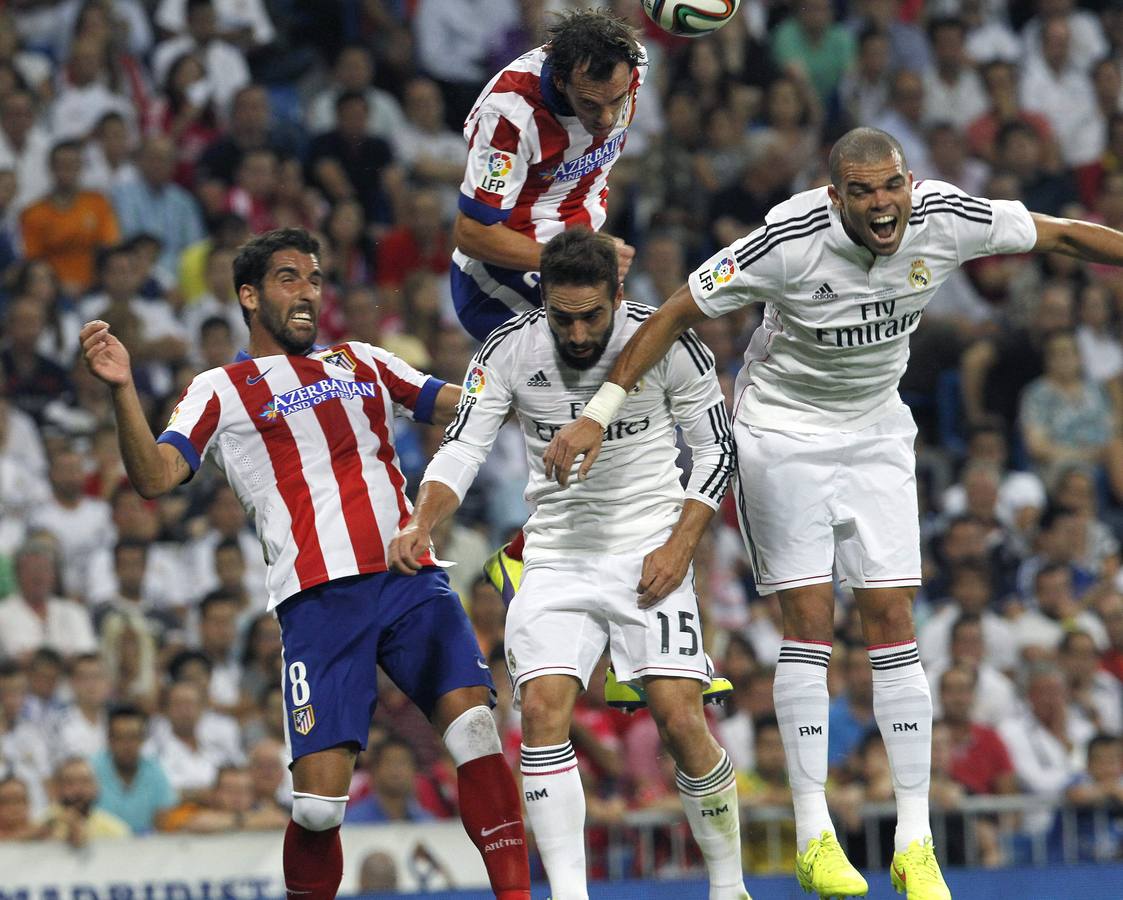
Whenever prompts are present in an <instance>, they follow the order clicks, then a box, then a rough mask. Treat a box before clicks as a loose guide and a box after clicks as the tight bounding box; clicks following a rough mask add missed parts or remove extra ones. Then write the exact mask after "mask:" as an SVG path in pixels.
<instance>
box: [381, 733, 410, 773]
mask: <svg viewBox="0 0 1123 900" xmlns="http://www.w3.org/2000/svg"><path fill="white" fill-rule="evenodd" d="M391 747H400V748H401V749H403V750H405V751H406V752H407V753H408V754H409V758H410V759H411V760H413V764H414V765H415V766H416V765H417V751H416V750H414V749H413V745H412V744H411V743H410V742H409V741H407V740H406V739H405V738H403V737H400V736H399V735H396V734H388V735H386V737H384V738H383V739H382V740H381V741H379V743H378V744H377V745H376V746H374V747H371V748H370V750H369V753H370V762H371V765H374V766H377V765H378V764H379V763H381V762H382V757H383V756H385V755H386V751H387V750H389V749H390V748H391Z"/></svg>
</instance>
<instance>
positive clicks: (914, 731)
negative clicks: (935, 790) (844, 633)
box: [869, 640, 932, 852]
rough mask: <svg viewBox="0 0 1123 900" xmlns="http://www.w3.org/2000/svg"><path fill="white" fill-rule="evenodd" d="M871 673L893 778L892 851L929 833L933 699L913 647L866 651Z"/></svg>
mask: <svg viewBox="0 0 1123 900" xmlns="http://www.w3.org/2000/svg"><path fill="white" fill-rule="evenodd" d="M869 654H870V666H871V667H872V668H873V715H874V718H875V719H877V727H878V728H879V729H880V730H881V738H882V740H883V741H885V750H886V752H887V753H888V754H889V771H890V773H891V774H892V776H893V794H894V796H895V797H896V799H897V832H896V835H895V837H894V841H893V843H894V849H895V850H896V851H897V852H902V851H904V850H907V849H908V846H909V844H910V843H912V842H913V841H920V840H923V839H924V838H925V837H927V836H928V835H930V834H931V833H932V827H931V825H930V824H929V822H928V786H929V782H930V780H931V771H932V695H931V693H930V691H929V688H928V679H927V678H925V677H924V670H923V669H922V668H921V666H920V654H919V653H917V650H916V641H915V640H912V641H902V642H900V643H895V644H879V645H877V646H874V647H870V648H869Z"/></svg>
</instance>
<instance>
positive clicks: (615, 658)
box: [598, 551, 710, 685]
mask: <svg viewBox="0 0 1123 900" xmlns="http://www.w3.org/2000/svg"><path fill="white" fill-rule="evenodd" d="M645 555H646V551H639V552H636V553H633V554H628V555H620V556H608V557H602V558H601V561H600V562H599V563H598V567H599V570H600V571H599V577H598V581H599V582H600V583H601V584H602V585H603V593H602V596H601V603H602V605H603V606H604V609H605V614H606V615H607V616H608V621H609V626H608V627H609V646H610V652H611V655H612V667H613V669H615V671H616V677H617V678H618V679H619V680H620V681H634V680H636V679H640V678H645V677H647V676H652V675H660V676H665V677H668V678H689V679H692V680H694V681H695V682H701V683H703V684H705V685H708V684H709V683H710V673H709V667H708V665H707V663H706V653H705V650H704V649H703V647H702V616H701V614H700V612H699V610H698V597H697V595H696V594H695V593H694V568H693V566H692V567H691V568H690V570H689V571H688V572H687V574H686V577H685V578H684V579H683V581H682V584H680V585H679V586H678V587H677V588H675V589H674V590H673V591H672V592H671V593H670V594H668V595H667V596H666V597H664V598H663V599H662V600H660V601H659V602H658V603H657V604H655V605H654V606H652V607H649V608H647V609H640V607H639V604H638V603H637V602H636V601H637V599H638V595H637V594H636V585H637V584H638V583H639V578H640V573H641V572H642V571H643V559H644V556H645Z"/></svg>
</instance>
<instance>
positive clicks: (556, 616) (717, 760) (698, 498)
mask: <svg viewBox="0 0 1123 900" xmlns="http://www.w3.org/2000/svg"><path fill="white" fill-rule="evenodd" d="M541 279H542V280H541V286H542V296H543V299H544V301H545V303H544V308H543V309H541V310H535V311H533V312H529V313H526V314H524V315H522V316H520V317H519V318H517V319H514V320H513V321H511V322H508V323H507V324H505V325H503V326H501V327H499V328H497V329H496V330H495V331H494V332H492V334H491V335H490V336H489V337H488V338H487V340H486V341H485V342H484V344H483V346H482V347H481V348H480V351H479V352H478V353H477V354H476V356H475V358H474V359H473V360H472V363H471V365H470V368H469V371H468V375H467V378H466V380H465V393H464V395H463V397H462V400H461V403H460V407H459V410H458V412H457V417H456V419H455V420H454V421H453V423H452V424H451V425H450V426H449V427H448V430H447V431H446V433H445V440H444V443H443V445H442V446H441V449H440V451H439V452H438V453H437V454H436V455H435V456H434V457H433V460H432V462H430V464H429V467H428V469H426V471H425V476H424V478H423V479H422V483H421V489H420V492H419V494H418V499H417V505H416V507H415V509H414V512H413V517H412V519H410V521H409V523H408V524H407V525H406V526H404V527H403V528H401V529H400V530H399V532H398V534H397V536H396V537H395V538H394V540H393V542H392V544H391V546H390V561H391V565H392V566H393V567H394V568H395V569H397V570H398V571H400V572H403V573H412V572H414V571H416V570H417V569H418V567H419V565H420V562H419V560H420V559H421V557H422V555H423V554H424V553H426V552H427V551H428V549H429V537H430V534H431V532H432V529H433V528H434V527H435V526H436V524H437V523H439V522H441V521H442V520H443V519H445V518H446V517H447V516H449V515H451V514H452V513H453V511H454V510H455V509H456V508H457V506H458V505H459V504H460V501H461V499H462V498H463V496H464V493H465V491H467V489H468V487H469V486H470V485H471V483H472V481H473V479H474V478H475V476H476V472H477V470H478V468H479V466H480V463H482V462H483V460H484V458H485V456H486V455H487V453H488V451H489V449H490V448H491V445H492V442H493V441H494V440H495V436H496V433H497V432H498V430H499V427H500V425H502V423H503V421H504V419H505V417H506V416H507V413H508V411H509V410H511V409H512V408H513V409H514V411H515V413H516V415H517V416H518V420H519V422H520V424H521V425H522V429H523V434H524V435H525V438H526V446H527V456H528V458H529V462H530V470H531V472H530V484H529V486H528V488H527V499H528V500H529V501H530V503H531V505H532V508H533V513H532V515H531V517H530V521H529V522H528V523H527V525H526V528H525V531H526V549H525V553H524V559H525V562H526V568H525V571H524V574H523V578H522V583H521V585H520V587H519V590H518V592H517V593H516V594H515V598H514V600H513V601H512V603H511V607H510V611H509V613H508V616H507V628H506V640H505V643H506V647H507V651H508V652H507V663H508V668H509V670H510V674H511V678H512V681H513V684H514V688H515V691H516V696H518V697H519V698H520V700H521V712H522V727H523V747H522V761H521V769H522V775H523V796H524V797H525V798H526V807H527V816H528V817H529V819H530V823H531V826H532V828H533V830H534V834H535V837H536V839H537V843H538V849H539V852H540V853H541V854H542V860H543V862H544V864H545V866H546V872H547V874H548V875H549V879H550V889H551V892H552V896H553V897H554V900H583V898H586V897H588V889H587V887H586V879H585V841H584V821H585V796H584V792H583V790H582V787H581V777H580V775H579V773H578V771H577V758H576V756H575V755H574V751H573V746H572V744H571V743H570V742H569V725H570V718H571V716H572V712H573V705H574V702H575V701H576V699H577V695H578V693H579V692H580V690H581V689H582V688H583V687H588V683H589V676H590V675H591V673H592V671H593V669H594V667H595V666H596V664H597V661H598V660H599V659H600V657H601V655H602V654H603V653H604V650H605V647H606V646H607V647H609V648H610V651H611V655H612V663H613V666H614V667H615V670H616V674H617V677H618V678H619V679H620V680H621V681H632V680H635V681H637V682H639V681H642V683H643V686H644V688H645V690H646V694H647V702H648V706H649V708H650V710H651V714H652V716H654V718H655V721H656V724H657V725H658V727H659V733H660V736H661V737H662V739H663V743H664V745H665V746H666V747H667V749H668V750H669V751H670V753H671V755H672V756H673V757H674V759H675V762H676V763H677V765H678V770H677V772H678V774H677V782H678V788H679V792H680V794H681V797H682V803H683V806H684V807H685V809H686V814H687V818H688V820H689V822H690V827H691V830H692V831H693V834H694V837H695V840H696V841H697V842H698V846H699V847H700V848H701V850H702V854H703V856H704V857H705V860H706V865H707V868H708V870H709V876H710V898H711V900H726V898H730V900H733V898H748V894H747V893H746V891H745V887H744V882H743V880H742V876H741V848H740V824H739V821H738V807H737V788H736V784H735V781H734V775H733V768H732V766H731V765H730V762H729V758H728V757H727V756H726V754H725V751H724V750H722V748H721V747H720V746H718V744H717V742H716V741H715V740H714V739H713V737H712V736H711V735H710V733H709V731H708V730H707V728H706V722H705V717H704V715H703V713H702V689H703V686H705V685H707V684H708V683H709V681H710V672H709V671H708V665H707V662H706V656H705V653H704V652H703V649H702V634H701V627H700V626H701V623H700V616H699V612H698V600H697V597H696V596H695V593H694V587H693V577H692V572H691V560H692V559H693V556H694V550H695V547H696V546H697V543H698V540H699V538H700V537H701V535H702V532H703V531H704V530H705V528H706V526H707V525H708V524H709V522H710V519H711V518H712V517H713V514H714V511H715V510H716V509H717V506H718V503H719V502H720V501H721V498H722V497H723V496H724V494H725V490H726V486H727V483H728V481H729V479H730V477H731V476H732V474H733V471H734V461H735V451H734V446H733V434H732V429H731V427H730V423H729V417H728V413H727V412H726V408H725V402H724V400H723V398H722V394H721V388H720V386H719V384H718V380H717V373H716V371H715V369H714V359H713V356H712V355H711V354H710V352H709V351H708V350H707V349H706V348H705V346H704V345H703V344H702V342H701V341H700V340H699V339H698V338H697V337H696V336H695V335H694V334H693V333H692V332H689V331H685V332H682V333H680V334H679V335H678V336H677V337H676V340H674V341H672V342H670V343H669V344H668V345H667V346H666V347H665V348H664V353H663V354H662V355H661V357H660V359H658V360H653V361H652V363H653V365H652V367H651V370H650V371H649V372H648V373H647V375H646V376H645V377H644V378H643V380H642V381H639V382H638V383H637V384H636V385H635V386H634V387H633V389H632V390H631V392H630V393H629V395H628V396H627V398H626V399H625V401H624V403H623V404H622V405H621V407H620V409H619V413H618V414H617V415H614V416H613V417H612V420H611V422H609V423H607V424H606V426H605V432H604V438H605V448H604V458H603V462H602V465H601V466H599V467H598V468H597V471H596V472H595V473H593V474H592V475H591V476H590V477H589V478H588V479H585V480H583V481H581V482H576V483H573V484H570V485H567V486H565V487H561V486H559V485H557V484H555V483H554V482H553V481H550V480H548V479H547V477H546V474H545V472H544V470H543V465H542V459H541V456H542V452H543V451H544V450H545V448H546V445H547V444H548V443H549V441H550V438H551V437H553V435H554V434H555V433H556V432H557V431H559V430H560V429H561V428H562V426H563V425H564V424H565V423H567V422H570V421H572V420H573V419H575V418H577V417H578V416H579V415H580V414H581V410H582V409H583V407H584V405H585V403H586V402H587V401H588V400H589V399H590V398H591V397H592V396H593V394H594V393H595V392H596V390H597V388H598V387H599V386H600V384H601V382H602V381H603V380H604V376H605V374H606V373H607V372H608V368H609V366H610V365H611V364H612V362H613V360H614V359H615V358H616V354H617V353H619V351H620V349H621V348H622V347H623V346H624V345H625V343H626V342H627V341H628V339H629V338H630V337H631V336H632V335H633V334H635V333H636V331H637V330H638V329H639V328H640V327H641V325H642V323H643V322H645V321H646V320H647V318H648V317H649V316H650V315H651V313H652V310H651V308H650V307H647V306H642V305H639V304H634V303H626V302H622V291H621V289H620V287H619V279H618V276H617V258H616V250H615V247H614V246H613V243H612V241H611V239H609V238H606V237H603V236H597V235H594V234H593V233H592V232H590V231H588V230H584V229H573V230H569V231H565V232H562V233H561V234H559V235H557V236H556V237H554V238H552V239H551V240H550V241H549V242H548V243H547V244H546V245H545V247H544V248H543V250H542V261H541ZM676 425H678V426H679V427H680V428H681V429H682V433H683V436H684V437H685V439H686V443H687V444H688V445H689V447H690V449H691V454H692V460H693V464H692V467H691V472H690V478H689V481H688V483H687V485H686V488H685V490H684V489H683V487H682V483H681V482H680V475H681V473H680V471H679V469H678V467H677V466H676V465H675V460H676V458H677V456H678V451H677V448H676V445H675V426H676ZM688 576H690V577H688Z"/></svg>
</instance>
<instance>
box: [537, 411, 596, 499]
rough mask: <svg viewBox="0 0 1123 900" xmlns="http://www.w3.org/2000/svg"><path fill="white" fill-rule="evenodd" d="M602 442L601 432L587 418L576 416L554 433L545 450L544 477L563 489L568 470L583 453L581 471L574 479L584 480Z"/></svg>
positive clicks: (543, 459)
mask: <svg viewBox="0 0 1123 900" xmlns="http://www.w3.org/2000/svg"><path fill="white" fill-rule="evenodd" d="M602 440H604V429H603V428H601V427H600V425H599V424H598V423H597V422H595V421H594V420H593V419H590V418H589V417H588V416H578V417H577V418H576V419H574V420H573V421H572V422H570V423H569V424H568V425H566V426H565V427H564V428H563V429H562V430H561V431H559V432H558V433H557V434H555V435H554V439H553V440H552V441H550V446H549V447H547V448H546V452H545V453H544V454H543V456H542V461H543V462H544V463H545V464H546V478H547V479H550V478H554V479H557V482H558V484H560V485H561V486H562V487H565V486H566V485H567V484H568V483H569V470H570V469H572V468H573V464H574V463H575V462H576V461H577V457H579V456H581V455H582V454H584V457H585V458H584V459H583V460H581V468H579V469H578V470H577V480H578V481H584V480H585V476H586V475H588V474H589V469H591V468H592V467H593V463H594V462H596V460H597V455H598V454H599V453H600V445H601V441H602Z"/></svg>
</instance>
